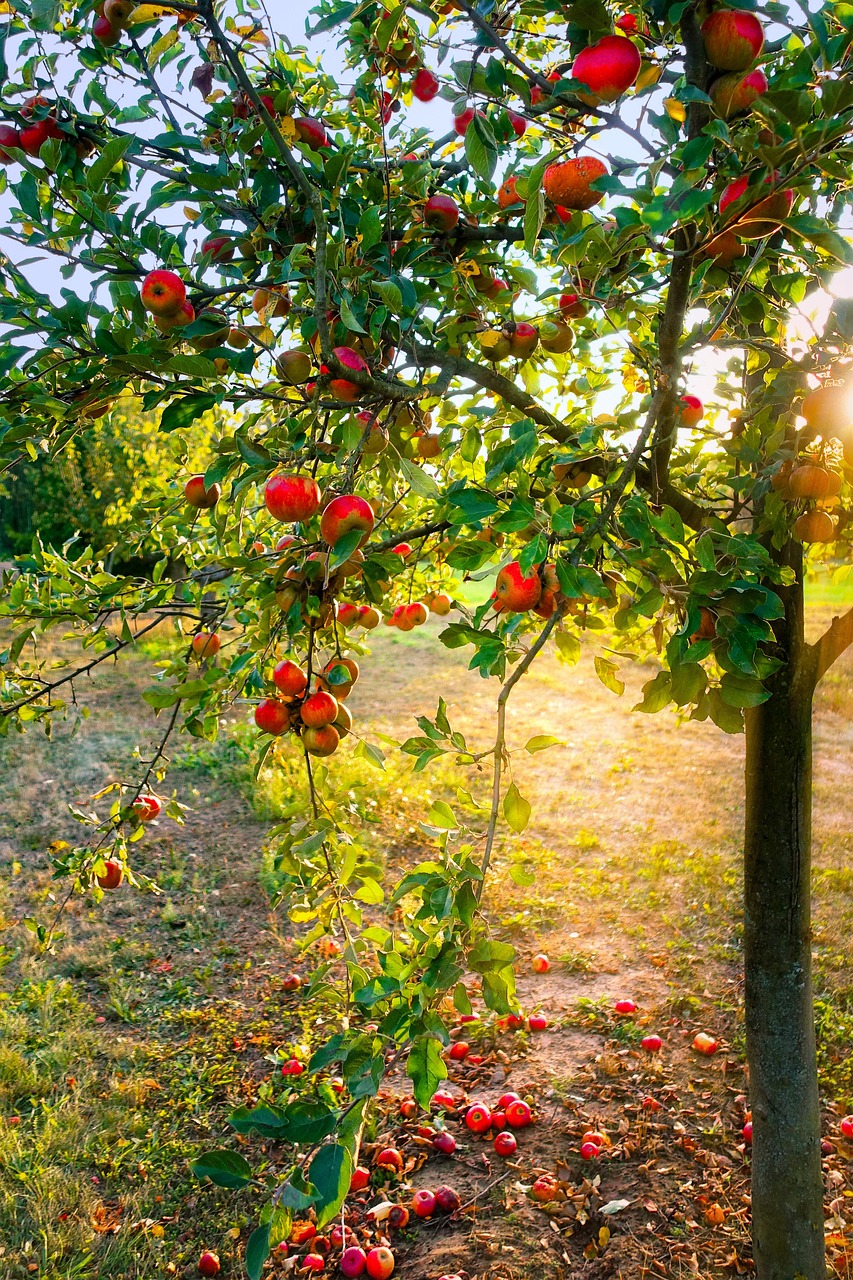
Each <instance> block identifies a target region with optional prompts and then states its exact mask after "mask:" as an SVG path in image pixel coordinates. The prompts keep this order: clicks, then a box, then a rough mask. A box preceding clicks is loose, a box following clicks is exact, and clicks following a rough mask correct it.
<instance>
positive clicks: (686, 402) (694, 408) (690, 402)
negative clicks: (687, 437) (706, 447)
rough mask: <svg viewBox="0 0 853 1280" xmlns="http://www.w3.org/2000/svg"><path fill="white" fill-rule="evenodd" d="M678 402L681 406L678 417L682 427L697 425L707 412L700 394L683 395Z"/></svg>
mask: <svg viewBox="0 0 853 1280" xmlns="http://www.w3.org/2000/svg"><path fill="white" fill-rule="evenodd" d="M678 403H679V405H680V406H681V408H680V409H679V414H678V417H679V421H680V423H681V425H682V427H687V428H688V429H689V428H691V427H695V426H696V425H697V424H698V423H699V422H700V421H701V420H702V415H703V414H704V412H705V408H704V405H703V404H702V401H701V400H700V399H699V397H698V396H682V397H681V399H680V400H679V402H678Z"/></svg>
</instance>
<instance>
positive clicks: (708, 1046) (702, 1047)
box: [693, 1031, 720, 1058]
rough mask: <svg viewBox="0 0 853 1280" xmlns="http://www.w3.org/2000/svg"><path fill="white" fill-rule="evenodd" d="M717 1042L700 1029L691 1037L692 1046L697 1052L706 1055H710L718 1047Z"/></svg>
mask: <svg viewBox="0 0 853 1280" xmlns="http://www.w3.org/2000/svg"><path fill="white" fill-rule="evenodd" d="M719 1047H720V1046H719V1044H718V1043H717V1041H716V1040H715V1039H714V1037H713V1036H709V1035H708V1034H707V1032H705V1031H700V1032H699V1034H698V1035H697V1036H695V1037H694V1039H693V1048H694V1049H695V1050H696V1052H697V1053H704V1054H705V1055H706V1057H709V1058H710V1057H711V1056H712V1054H715V1053H716V1052H717V1050H718V1049H719Z"/></svg>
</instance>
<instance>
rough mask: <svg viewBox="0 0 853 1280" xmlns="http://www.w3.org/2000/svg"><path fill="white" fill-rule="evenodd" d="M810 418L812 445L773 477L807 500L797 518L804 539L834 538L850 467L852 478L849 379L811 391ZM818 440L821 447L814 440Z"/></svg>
mask: <svg viewBox="0 0 853 1280" xmlns="http://www.w3.org/2000/svg"><path fill="white" fill-rule="evenodd" d="M800 413H801V414H802V416H803V418H805V421H806V427H805V430H804V432H803V436H804V438H805V439H807V440H808V442H809V447H808V451H807V452H806V453H804V454H803V456H802V457H800V458H798V459H796V460H793V459H792V460H788V461H786V462H784V463H783V464H782V466H781V467H780V468H779V470H778V471H777V472H776V474H775V475H774V476H773V479H772V481H771V483H772V485H773V488H774V489H776V491H777V492H778V493H779V494H781V496H782V497H783V498H784V499H785V500H786V501H787V502H803V503H805V504H807V505H806V506H805V508H804V509H803V510H802V511H801V513H800V514H799V516H798V517H797V519H796V521H795V523H794V532H795V534H796V536H797V537H798V538H799V539H800V541H801V542H803V543H806V544H809V543H814V542H818V543H826V542H833V541H834V540H835V537H836V533H837V528H838V526H837V521H836V519H835V516H834V514H833V511H832V509H833V508H834V507H836V506H837V505H838V503H839V500H840V495H841V490H842V487H843V485H844V472H843V470H842V467H846V468H847V469H848V472H849V479H850V481H851V482H853V402H851V394H850V389H849V387H848V386H846V385H843V384H842V385H833V384H830V383H827V384H825V385H824V386H821V387H816V388H815V389H814V390H813V391H810V392H808V393H807V395H806V396H805V397H804V399H803V403H802V405H801V406H800ZM816 439H817V440H819V441H820V444H819V446H818V447H817V448H814V447H813V444H812V442H814V441H815V440H816Z"/></svg>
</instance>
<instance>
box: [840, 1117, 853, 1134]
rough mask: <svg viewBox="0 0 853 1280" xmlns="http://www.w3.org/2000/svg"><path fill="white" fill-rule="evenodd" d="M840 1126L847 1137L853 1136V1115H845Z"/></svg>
mask: <svg viewBox="0 0 853 1280" xmlns="http://www.w3.org/2000/svg"><path fill="white" fill-rule="evenodd" d="M839 1128H840V1129H841V1132H842V1133H843V1134H844V1136H845V1138H853V1116H845V1117H844V1119H843V1120H842V1121H841V1124H840V1126H839Z"/></svg>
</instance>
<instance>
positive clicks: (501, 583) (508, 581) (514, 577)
mask: <svg viewBox="0 0 853 1280" xmlns="http://www.w3.org/2000/svg"><path fill="white" fill-rule="evenodd" d="M495 593H496V595H497V599H498V602H499V603H500V604H501V605H502V606H503V608H504V609H508V610H510V612H512V613H526V612H527V611H528V610H529V609H532V608H533V606H534V605H536V604H538V603H539V597H540V596H541V594H542V583H541V582H540V580H539V574H538V573H537V572H536V570H535V569H534V570H533V572H532V573H530V574H528V575H527V576H526V577H525V575H524V574H523V573H522V571H521V566H520V564H519V563H518V561H517V560H513V562H512V564H508V565H505V566H504V568H503V569H501V571H500V573H499V574H498V576H497V579H496V581H495Z"/></svg>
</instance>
